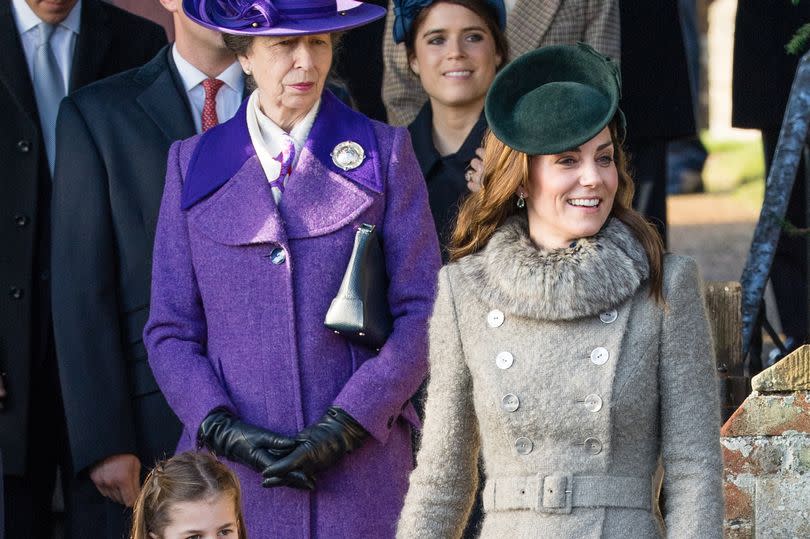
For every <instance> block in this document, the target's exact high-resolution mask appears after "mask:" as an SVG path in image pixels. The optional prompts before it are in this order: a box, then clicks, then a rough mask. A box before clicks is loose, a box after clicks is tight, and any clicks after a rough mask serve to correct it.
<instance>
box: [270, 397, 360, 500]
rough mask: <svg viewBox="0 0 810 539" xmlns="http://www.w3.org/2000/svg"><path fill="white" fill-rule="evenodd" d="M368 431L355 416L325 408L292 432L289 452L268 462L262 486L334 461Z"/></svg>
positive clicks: (318, 468)
mask: <svg viewBox="0 0 810 539" xmlns="http://www.w3.org/2000/svg"><path fill="white" fill-rule="evenodd" d="M367 437H368V432H366V430H365V429H364V428H363V427H362V426H361V425H360V423H358V422H357V421H355V419H354V418H353V417H352V416H350V415H349V414H347V413H346V412H344V411H343V410H342V409H341V408H338V407H337V406H330V407H329V408H327V410H326V413H325V414H324V415H323V417H322V418H321V419H320V420H319V421H318V422H317V423H315V424H314V425H311V426H309V427H307V428H306V429H304V430H302V431H301V433H300V434H299V435H298V436H296V442H297V443H298V447H296V448H295V449H294V450H293V451H292V453H290V454H289V455H287V456H285V457H281V458H280V459H279V460H278V461H277V462H276V463H275V464H272V465H270V466H268V467H267V468H266V469H265V470H264V473H262V475H263V476H264V478H265V479H264V481H263V482H262V486H264V487H276V486H279V485H282V484H283V483H282V481H283V480H284V477H285V476H287V475H289V474H291V473H295V472H296V471H299V472H303V473H305V474H306V475H308V476H311V475H313V474H314V473H315V472H317V471H319V470H323V469H325V468H329V467H331V466H332V465H334V464H335V463H337V462H338V461H339V460H340V459H341V458H343V456H344V455H345V454H346V453H351V452H352V451H353V450H354V449H357V448H358V447H360V446H361V445H362V444H363V442H364V441H365V439H366V438H367Z"/></svg>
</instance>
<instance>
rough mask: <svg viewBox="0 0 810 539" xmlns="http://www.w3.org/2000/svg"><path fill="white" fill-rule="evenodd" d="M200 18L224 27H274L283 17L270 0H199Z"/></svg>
mask: <svg viewBox="0 0 810 539" xmlns="http://www.w3.org/2000/svg"><path fill="white" fill-rule="evenodd" d="M198 9H199V14H200V18H201V19H202V20H204V21H205V22H207V23H210V24H213V25H215V26H218V27H220V28H223V29H233V30H238V29H242V28H272V27H273V26H275V25H277V24H278V23H279V21H280V20H281V19H282V18H283V17H282V15H281V13H279V10H278V9H277V8H276V6H275V5H273V2H271V1H270V0H216V2H210V1H208V2H206V1H205V0H198Z"/></svg>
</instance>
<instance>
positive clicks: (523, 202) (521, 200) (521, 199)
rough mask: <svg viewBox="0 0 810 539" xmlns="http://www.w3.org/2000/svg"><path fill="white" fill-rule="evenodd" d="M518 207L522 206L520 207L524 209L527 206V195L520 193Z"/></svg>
mask: <svg viewBox="0 0 810 539" xmlns="http://www.w3.org/2000/svg"><path fill="white" fill-rule="evenodd" d="M517 207H518V208H520V209H523V208H525V207H526V197H524V196H523V195H518V199H517Z"/></svg>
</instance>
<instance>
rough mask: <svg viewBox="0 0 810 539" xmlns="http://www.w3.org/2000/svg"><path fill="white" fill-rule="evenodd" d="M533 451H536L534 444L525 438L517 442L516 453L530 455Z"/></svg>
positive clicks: (522, 437)
mask: <svg viewBox="0 0 810 539" xmlns="http://www.w3.org/2000/svg"><path fill="white" fill-rule="evenodd" d="M532 449H534V443H533V442H532V441H531V440H530V439H528V438H526V437H525V436H521V437H520V438H518V439H517V440H515V451H517V453H518V455H528V454H529V453H531V452H532Z"/></svg>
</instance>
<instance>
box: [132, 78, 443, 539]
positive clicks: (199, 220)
mask: <svg viewBox="0 0 810 539" xmlns="http://www.w3.org/2000/svg"><path fill="white" fill-rule="evenodd" d="M245 113H246V107H245V104H243V105H242V108H241V109H240V110H239V112H237V114H236V116H235V117H234V118H233V119H232V120H230V121H228V122H226V123H224V124H221V125H219V126H217V127H216V128H214V129H211V130H209V131H208V132H206V133H205V134H203V135H198V136H195V137H192V138H190V139H188V140H185V141H180V142H177V143H175V144H174V145H173V146H172V148H171V151H170V153H169V163H168V169H167V175H166V186H165V192H164V195H163V201H162V204H161V209H160V217H159V221H158V226H157V234H156V239H155V250H154V264H153V274H152V304H151V312H150V317H149V321H148V323H147V325H146V328H145V330H144V343H145V344H146V348H147V350H148V352H149V362H150V365H151V367H152V370H153V371H154V374H155V378H156V379H157V381H158V384H159V385H160V388H161V389H162V390H163V392H164V394H165V395H166V398H167V400H168V402H169V404H170V405H171V407H172V409H173V410H174V411H175V412H176V413H177V416H178V417H179V418H180V420H181V421H182V423H183V425H184V432H183V435H182V438H181V440H180V443H179V445H178V448H177V450H178V451H184V450H188V449H193V448H195V447H196V433H197V431H198V429H199V426H200V423H201V422H202V420H203V419H204V418H205V416H206V415H207V414H208V413H209V412H210V411H211V410H213V409H214V408H218V407H225V408H228V409H230V410H232V411H233V412H234V413H235V414H237V415H238V416H239V417H241V418H242V419H243V420H244V421H247V422H249V423H252V424H255V425H259V426H262V427H266V428H269V429H271V430H273V431H276V432H279V433H282V434H285V435H295V434H296V433H298V432H299V431H300V430H301V429H303V428H304V427H306V426H307V425H309V424H311V423H313V422H314V421H316V420H317V419H319V418H320V417H321V415H323V413H324V412H325V410H326V408H327V406H329V405H330V404H335V405H337V406H340V407H342V408H343V409H344V410H345V411H346V412H348V413H349V414H351V416H352V417H354V418H355V419H356V420H357V421H358V422H359V423H360V424H361V425H363V427H365V428H366V430H367V431H368V432H369V433H370V434H371V436H370V437H369V438H368V440H367V441H366V443H365V444H364V445H363V447H361V448H360V449H359V450H356V451H354V452H353V453H352V454H350V455H347V456H346V457H345V458H344V459H343V460H342V461H341V462H340V463H339V464H338V465H337V466H335V467H334V468H332V469H330V470H326V471H324V472H322V473H321V474H320V475H319V476H318V477H317V488H316V490H315V491H314V492H312V493H309V492H304V491H300V490H295V489H291V488H286V487H282V488H273V489H264V488H262V487H261V476H260V475H259V474H258V473H256V472H253V471H252V470H250V469H248V468H246V467H243V466H240V465H238V464H234V463H229V464H230V465H231V467H232V468H233V469H234V470H235V471H236V472H237V474H238V476H239V479H240V481H241V484H242V491H243V506H244V511H245V518H246V522H247V527H248V532H249V536H250V537H252V538H257V539H267V538H281V539H286V538H291V539H292V538H302V539H303V538H330V539H333V538H341V537H347V538H348V537H374V538H385V537H393V536H394V534H395V531H396V523H397V519H398V516H399V513H400V510H401V508H402V504H403V500H404V497H405V493H406V491H407V486H408V473H409V472H410V470H411V468H412V460H413V459H412V453H411V437H410V429H411V428H412V427H418V418H417V416H416V414H415V412H414V409H413V407H412V406H411V404H410V401H409V399H410V397H411V396H412V395H413V394H414V392H415V391H416V390H417V388H418V387H419V385H420V384H421V382H422V381H423V380H424V378H425V376H426V374H427V368H428V366H427V336H426V334H427V319H428V317H429V315H430V312H431V309H432V305H433V300H434V293H435V282H436V276H437V274H438V270H439V267H440V264H441V262H440V257H439V246H438V243H437V239H436V234H435V231H434V225H433V221H432V217H431V214H430V209H429V207H428V201H427V191H426V188H425V181H424V179H423V178H422V174H421V172H420V170H419V164H418V163H417V161H416V158H415V156H414V154H413V149H412V148H411V143H410V138H409V136H408V132H407V131H406V130H405V129H402V128H393V127H390V126H387V125H384V124H381V123H378V122H374V121H371V120H369V119H367V118H366V117H365V116H362V115H360V114H359V113H356V112H354V111H352V110H351V109H349V108H347V107H346V106H345V105H343V104H342V103H341V102H340V101H339V100H338V99H336V98H335V97H334V96H333V95H332V94H330V93H328V92H325V93H324V95H323V99H322V101H321V109H320V112H319V113H318V116H317V118H316V120H315V123H314V125H313V127H312V131H311V132H310V136H309V139H308V140H307V142H306V145H305V146H304V148H303V150H302V152H301V155H300V158H299V161H298V164H297V166H296V168H295V170H294V171H293V173H292V175H291V177H290V179H289V180H288V181H287V185H286V188H285V191H284V194H283V196H282V199H281V202H280V203H279V205H278V206H276V204H275V202H274V201H273V197H272V194H271V191H270V186H269V183H268V181H267V178H266V177H265V174H264V172H263V170H262V167H261V165H260V163H259V160H258V157H257V156H256V153H255V150H254V149H253V145H252V144H251V141H250V137H249V135H248V130H247V124H246V119H245V118H246V116H245ZM347 140H353V141H355V142H357V143H359V144H360V146H362V147H363V148H364V150H365V153H366V158H365V160H364V161H363V162H362V164H361V165H360V166H359V167H357V168H355V169H352V170H348V171H343V170H341V169H340V168H338V167H337V166H335V165H334V164H333V163H332V158H331V157H330V153H331V151H332V149H333V148H334V147H335V146H336V145H337V144H339V143H340V142H344V141H347ZM362 223H370V224H374V225H377V226H378V230H379V232H380V238H381V240H382V244H383V250H384V252H385V263H386V268H387V271H388V275H389V277H390V286H389V291H388V301H389V304H390V308H391V312H392V314H393V317H394V329H393V332H392V334H391V336H390V338H389V339H388V342H387V343H386V344H385V346H384V347H383V348H382V349H381V350H380V351H379V352H376V351H372V350H368V349H364V348H363V347H360V346H354V345H351V344H350V343H348V342H347V341H346V340H345V339H344V338H342V337H340V336H337V335H335V334H333V333H332V332H331V331H330V330H328V329H326V328H325V327H324V325H323V320H324V316H325V314H326V311H327V309H328V308H329V304H330V302H331V300H332V298H333V297H334V296H335V293H336V292H337V290H338V287H339V285H340V282H341V280H342V277H343V274H344V271H345V269H346V265H347V263H348V260H349V256H350V253H351V250H352V246H353V243H354V235H355V231H356V229H357V227H358V226H359V225H360V224H362ZM278 249H283V254H284V257H281V256H279V253H280V251H278ZM274 251H275V252H274ZM271 253H274V254H273V256H271ZM282 258H283V261H280V260H281V259H282ZM278 262H280V263H278Z"/></svg>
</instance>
